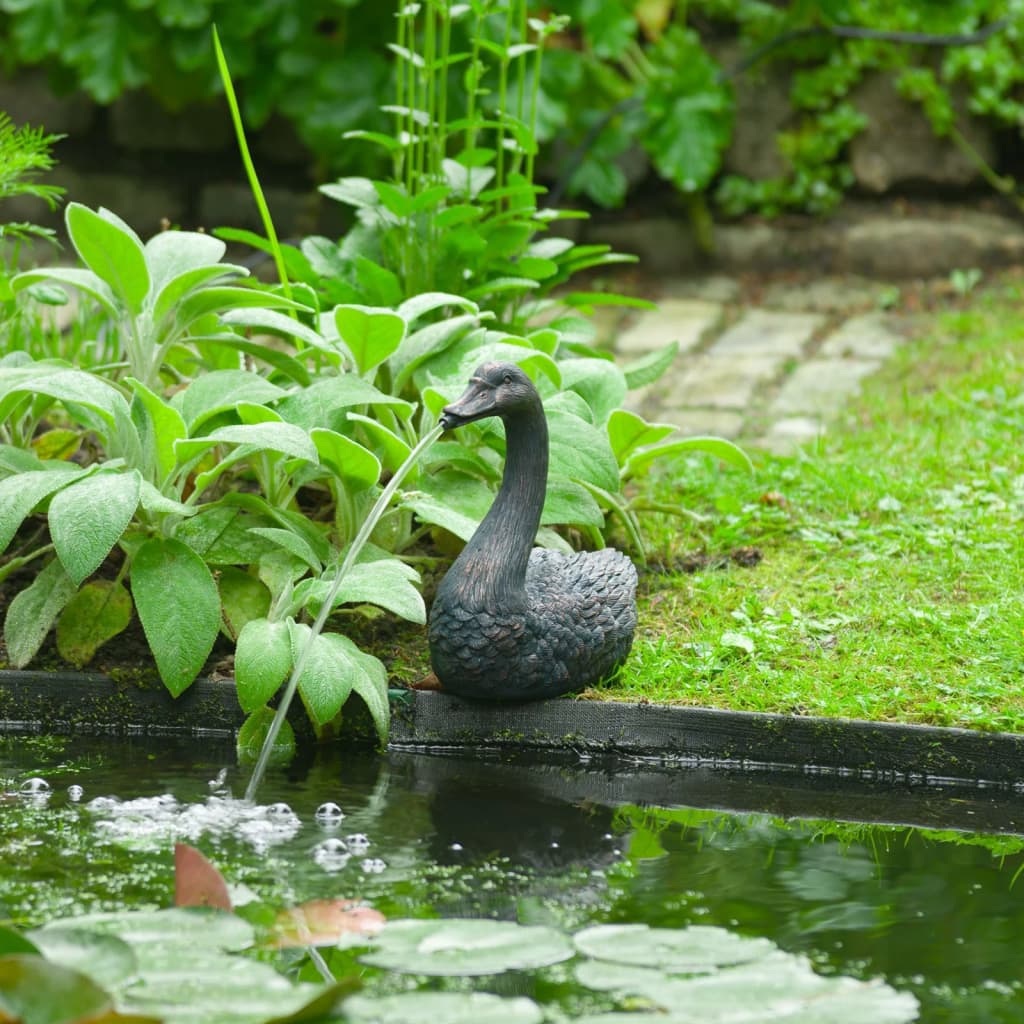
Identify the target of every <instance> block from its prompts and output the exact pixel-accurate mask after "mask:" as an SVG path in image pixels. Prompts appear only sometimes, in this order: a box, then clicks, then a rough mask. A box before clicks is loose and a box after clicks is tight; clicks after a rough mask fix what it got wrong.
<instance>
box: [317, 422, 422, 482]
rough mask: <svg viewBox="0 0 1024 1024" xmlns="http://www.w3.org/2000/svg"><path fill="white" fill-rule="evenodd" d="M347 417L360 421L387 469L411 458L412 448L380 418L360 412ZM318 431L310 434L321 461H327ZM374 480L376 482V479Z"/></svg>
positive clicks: (391, 468) (396, 466)
mask: <svg viewBox="0 0 1024 1024" xmlns="http://www.w3.org/2000/svg"><path fill="white" fill-rule="evenodd" d="M346 418H347V419H348V421H349V422H350V423H358V424H359V425H360V427H361V428H362V430H364V431H365V432H366V434H367V436H368V437H369V438H370V440H371V442H372V443H373V445H374V447H375V448H376V449H377V454H378V458H379V459H380V463H381V465H382V466H384V468H385V469H388V470H390V471H391V472H394V471H395V470H396V469H398V467H399V466H401V465H402V464H403V463H404V462H405V460H406V459H407V458H409V455H410V453H411V452H412V449H411V448H410V447H409V446H408V445H407V444H406V443H405V441H404V440H402V438H400V437H399V436H398V435H397V434H396V433H395V432H394V431H393V430H389V429H388V428H387V427H385V426H384V424H383V423H381V422H380V420H375V419H373V418H372V417H370V416H363V415H362V414H361V413H358V412H350V413H348V415H347V417H346ZM318 433H319V432H318V431H317V430H311V431H310V436H311V437H312V438H313V442H314V443H315V444H316V446H317V451H319V452H320V461H321V462H327V461H328V456H327V454H326V453H325V452H324V450H323V448H321V447H320V445H319V443H318V442H317V434H318ZM342 436H344V435H342ZM411 472H415V470H411ZM374 482H375V483H376V481H374Z"/></svg>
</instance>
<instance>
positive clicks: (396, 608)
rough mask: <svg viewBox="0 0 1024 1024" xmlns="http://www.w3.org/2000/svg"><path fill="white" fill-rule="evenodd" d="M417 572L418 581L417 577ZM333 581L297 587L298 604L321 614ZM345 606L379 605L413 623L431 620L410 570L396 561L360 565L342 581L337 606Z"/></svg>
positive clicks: (337, 596) (296, 597) (358, 563)
mask: <svg viewBox="0 0 1024 1024" xmlns="http://www.w3.org/2000/svg"><path fill="white" fill-rule="evenodd" d="M415 575H416V574H415V573H414V578H415ZM332 585H333V578H330V576H329V574H328V575H327V576H326V577H325V578H324V579H319V580H304V581H303V582H302V583H300V584H299V585H298V586H297V587H296V588H295V599H294V600H295V602H296V603H298V602H302V606H306V604H307V602H308V606H309V607H310V608H311V609H312V610H314V611H318V610H319V609H320V606H321V604H322V603H323V601H324V599H325V598H326V597H327V595H328V593H329V592H330V589H331V586H332ZM343 604H375V605H379V606H380V607H381V608H386V609H387V610H388V611H390V612H394V613H395V614H396V615H400V616H401V617H402V618H403V619H408V620H409V621H410V622H417V623H420V624H421V625H422V624H423V623H425V622H426V621H427V611H426V606H425V605H424V604H423V598H422V596H421V595H420V592H419V591H418V590H417V589H416V588H415V586H413V583H412V582H411V580H410V578H409V567H408V566H406V565H405V564H404V563H402V562H399V561H398V560H397V559H395V558H382V559H379V560H376V561H373V562H357V563H356V564H355V565H353V566H352V567H351V568H350V569H349V570H348V572H347V574H346V576H345V579H344V580H342V583H341V586H340V588H339V589H338V593H337V595H336V596H335V598H334V605H333V607H335V608H337V607H338V606H340V605H343Z"/></svg>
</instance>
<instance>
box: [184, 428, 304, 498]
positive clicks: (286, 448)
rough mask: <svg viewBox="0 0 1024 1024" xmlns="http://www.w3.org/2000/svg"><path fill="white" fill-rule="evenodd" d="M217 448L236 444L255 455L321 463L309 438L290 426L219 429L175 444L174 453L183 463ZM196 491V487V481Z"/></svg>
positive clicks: (197, 482) (197, 481)
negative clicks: (272, 454) (267, 453)
mask: <svg viewBox="0 0 1024 1024" xmlns="http://www.w3.org/2000/svg"><path fill="white" fill-rule="evenodd" d="M219 444H238V445H245V446H247V447H251V448H252V449H253V450H254V451H273V452H280V453H281V454H282V455H291V456H293V457H294V458H298V459H305V460H306V461H307V462H312V463H314V464H315V463H318V462H319V461H320V460H319V456H318V455H317V451H316V445H314V444H313V442H312V441H311V440H310V437H309V434H307V433H306V431H305V430H303V429H302V428H301V427H297V426H295V424H293V423H273V422H271V423H238V424H235V425H233V426H228V427H219V428H218V429H217V430H215V431H214V432H213V433H212V434H208V435H207V436H206V437H190V438H188V439H186V440H182V441H178V442H176V443H175V446H174V450H175V453H176V455H177V457H178V461H179V462H184V461H186V460H187V459H191V458H194V457H195V456H196V455H199V454H201V453H202V452H204V451H206V450H207V449H208V448H214V447H216V446H217V445H219ZM205 475H207V474H204V476H205ZM196 487H197V488H198V487H199V480H198V479H197V480H196Z"/></svg>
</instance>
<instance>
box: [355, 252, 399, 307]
mask: <svg viewBox="0 0 1024 1024" xmlns="http://www.w3.org/2000/svg"><path fill="white" fill-rule="evenodd" d="M352 267H353V269H354V270H355V273H356V281H357V282H358V284H359V287H360V288H361V289H362V291H363V294H364V295H365V296H366V298H367V299H368V300H369V302H370V303H371V304H373V305H376V306H397V305H398V304H399V303H400V302H401V301H402V295H403V292H402V284H401V282H400V281H399V280H398V275H397V274H395V272H394V271H392V270H388V269H387V267H382V266H381V265H380V264H379V263H377V262H376V260H371V259H368V258H367V257H365V256H359V255H357V256H356V257H355V258H354V259H353V260H352Z"/></svg>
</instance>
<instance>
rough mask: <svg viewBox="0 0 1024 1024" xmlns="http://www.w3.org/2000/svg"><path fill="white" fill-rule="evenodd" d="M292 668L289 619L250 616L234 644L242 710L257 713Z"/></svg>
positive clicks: (236, 682) (236, 676)
mask: <svg viewBox="0 0 1024 1024" xmlns="http://www.w3.org/2000/svg"><path fill="white" fill-rule="evenodd" d="M291 670H292V642H291V634H290V632H289V628H288V624H287V623H286V622H270V621H269V620H268V619H265V618H260V619H251V620H250V621H249V622H247V623H246V624H245V625H244V626H243V627H242V629H241V632H239V634H238V643H237V645H236V647H235V685H236V686H237V687H238V703H239V704H240V705H241V706H242V710H243V711H248V712H255V711H256V710H257V709H258V708H260V707H262V706H263V705H264V704H267V703H268V702H269V701H270V699H271V698H272V697H273V696H274V694H275V693H277V691H278V689H279V688H280V686H281V684H282V683H283V682H284V681H285V680H286V679H287V678H288V673H289V672H291ZM339 706H340V705H339Z"/></svg>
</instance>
